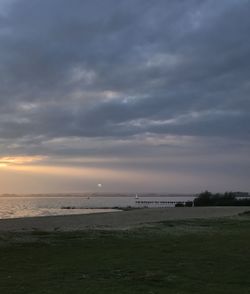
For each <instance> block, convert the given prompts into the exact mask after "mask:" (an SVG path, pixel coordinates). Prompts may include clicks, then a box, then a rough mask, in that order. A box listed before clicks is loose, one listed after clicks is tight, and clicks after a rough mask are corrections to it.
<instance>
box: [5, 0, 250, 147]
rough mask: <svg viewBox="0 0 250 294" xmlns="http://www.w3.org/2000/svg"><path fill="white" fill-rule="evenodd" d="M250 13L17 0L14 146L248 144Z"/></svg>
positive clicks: (9, 77) (9, 68) (9, 74)
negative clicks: (180, 141) (161, 140)
mask: <svg viewBox="0 0 250 294" xmlns="http://www.w3.org/2000/svg"><path fill="white" fill-rule="evenodd" d="M249 14H250V1H246V0H241V1H235V0H222V1H213V0H212V1H198V0H197V1H195V0H190V1H170V0H169V1H165V0H164V1H163V0H162V1H161V0H159V1H152V0H150V1H145V0H143V1H142V0H137V1H134V0H133V1H132V0H130V1H117V0H116V1H115V0H106V1H101V0H99V1H98V0H95V1H93V0H91V1H80V0H72V1H68V0H52V1H49V0H17V1H14V2H13V3H12V4H11V6H10V7H9V8H8V12H7V13H4V14H0V44H1V46H0V74H1V80H0V102H1V107H0V113H1V114H0V137H1V138H2V140H3V143H2V144H3V146H5V148H7V147H8V146H9V147H10V149H9V150H15V148H14V147H13V144H12V141H13V140H15V141H16V150H17V151H18V152H21V151H22V147H20V146H22V142H23V141H25V140H26V141H27V140H28V141H31V142H34V146H36V150H39V151H40V152H42V150H44V151H43V152H45V150H47V149H46V148H45V147H44V144H42V142H45V141H47V140H51V139H53V138H67V137H81V138H85V137H88V138H95V137H98V138H100V137H112V140H114V142H115V140H118V139H120V138H124V139H125V138H127V139H128V138H134V137H135V136H138V135H141V136H143V135H145V136H147V135H148V134H149V133H150V134H155V135H156V136H160V135H163V136H164V135H172V136H197V137H204V136H205V137H206V136H209V137H216V136H220V137H225V138H232V140H235V139H239V140H247V141H248V140H249V137H250V136H249V135H250V127H249V125H250V116H249V112H250V97H249V93H250V81H249V77H250V58H249V52H250V35H249V31H250V18H249ZM18 144H19V145H18ZM72 144H73V143H72ZM114 144H115V143H114ZM31 145H32V144H31ZM11 146H12V147H11ZM18 146H19V147H18ZM11 148H12V149H11ZM44 148H45V149H44ZM7 149H8V148H7ZM24 150H25V148H24V149H23V152H24ZM48 152H49V151H48ZM65 152H66V151H65Z"/></svg>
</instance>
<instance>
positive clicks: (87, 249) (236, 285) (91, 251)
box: [0, 216, 250, 294]
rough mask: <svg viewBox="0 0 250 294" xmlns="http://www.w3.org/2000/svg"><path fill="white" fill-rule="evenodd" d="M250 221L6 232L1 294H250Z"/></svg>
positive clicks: (0, 248) (0, 254)
mask: <svg viewBox="0 0 250 294" xmlns="http://www.w3.org/2000/svg"><path fill="white" fill-rule="evenodd" d="M249 277H250V217H248V216H243V217H236V218H233V219H232V218H231V219H221V220H192V221H175V222H171V221H168V222H165V223H160V224H156V225H153V226H148V227H146V228H141V229H134V230H129V231H89V232H73V233H59V232H56V233H45V232H39V231H37V232H33V233H29V234H28V233H23V234H21V233H20V234H17V233H15V234H14V233H5V234H0V293H1V294H15V293H16V294H19V293H20V294H21V293H23V294H24V293H25V294H29V293H32V294H38V293H39V294H41V293H44V294H45V293H53V294H54V293H60V294H66V293H67V294H70V293H74V294H80V293H81V294H82V293H84V294H85V293H86V294H90V293H93V294H94V293H101V294H105V293H108V294H111V293H115V294H122V293H132V294H136V293H148V294H156V293H164V294H166V293H170V294H172V293H175V294H177V293H178V294H182V293H192V294H194V293H202V294H216V293H221V294H222V293H225V294H239V293H240V294H249V293H250V278H249Z"/></svg>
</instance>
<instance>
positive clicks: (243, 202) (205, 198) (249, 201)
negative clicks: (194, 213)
mask: <svg viewBox="0 0 250 294" xmlns="http://www.w3.org/2000/svg"><path fill="white" fill-rule="evenodd" d="M194 206H250V197H249V198H245V199H244V198H242V199H237V195H236V193H234V192H225V193H224V194H221V193H216V194H213V193H211V192H208V191H205V192H202V193H201V194H200V195H199V196H198V197H197V198H196V199H195V200H194Z"/></svg>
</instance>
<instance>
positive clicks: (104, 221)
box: [0, 207, 249, 232]
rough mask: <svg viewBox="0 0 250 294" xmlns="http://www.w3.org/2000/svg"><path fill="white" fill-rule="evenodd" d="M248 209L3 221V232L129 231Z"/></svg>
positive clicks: (137, 211) (165, 210) (171, 210)
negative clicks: (153, 224)
mask: <svg viewBox="0 0 250 294" xmlns="http://www.w3.org/2000/svg"><path fill="white" fill-rule="evenodd" d="M247 210H249V208H248V207H192V208H182V207H180V208H156V209H135V210H130V211H119V212H110V213H98V214H88V215H67V216H66V215H65V216H48V217H30V218H19V219H2V220H0V232H20V231H34V230H39V231H78V230H88V229H127V228H131V227H135V226H143V225H145V224H150V223H154V222H161V221H167V220H185V219H202V218H220V217H230V216H235V215H238V214H239V213H242V212H244V211H247Z"/></svg>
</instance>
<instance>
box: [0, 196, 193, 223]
mask: <svg viewBox="0 0 250 294" xmlns="http://www.w3.org/2000/svg"><path fill="white" fill-rule="evenodd" d="M194 198H195V195H177V194H171V195H170V194H166V195H164V194H140V195H137V194H119V193H116V194H93V193H81V194H70V193H69V194H26V195H16V194H4V195H0V219H8V218H20V217H37V216H38V217H40V216H52V215H69V214H89V213H103V212H111V211H121V210H122V209H129V208H143V207H175V205H176V203H185V202H187V201H193V200H194Z"/></svg>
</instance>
